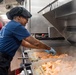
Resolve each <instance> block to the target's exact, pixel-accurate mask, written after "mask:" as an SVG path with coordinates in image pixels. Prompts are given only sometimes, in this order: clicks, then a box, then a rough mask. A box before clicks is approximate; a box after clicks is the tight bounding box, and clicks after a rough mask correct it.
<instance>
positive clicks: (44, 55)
mask: <svg viewBox="0 0 76 75" xmlns="http://www.w3.org/2000/svg"><path fill="white" fill-rule="evenodd" d="M32 56H33V57H34V58H36V59H47V58H63V57H67V56H68V54H61V55H55V56H52V54H48V53H46V52H32ZM32 59H33V58H32Z"/></svg>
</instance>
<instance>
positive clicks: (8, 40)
mask: <svg viewBox="0 0 76 75" xmlns="http://www.w3.org/2000/svg"><path fill="white" fill-rule="evenodd" d="M28 36H30V33H29V32H28V31H27V29H26V28H25V27H24V26H22V25H21V24H20V23H19V22H16V21H13V20H12V21H10V22H9V23H8V24H7V25H5V26H4V27H3V28H2V30H1V31H0V52H2V53H6V54H8V55H10V56H12V57H13V56H14V55H15V52H16V51H17V49H18V48H19V46H20V44H21V42H22V40H23V39H24V38H27V37H28Z"/></svg>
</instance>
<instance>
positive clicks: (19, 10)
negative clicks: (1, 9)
mask: <svg viewBox="0 0 76 75" xmlns="http://www.w3.org/2000/svg"><path fill="white" fill-rule="evenodd" d="M6 15H7V17H8V19H10V20H12V19H13V18H14V17H15V16H22V17H24V18H31V16H32V15H31V14H30V12H28V11H27V10H26V9H25V8H23V7H15V8H12V9H11V10H10V11H8V12H7V13H6Z"/></svg>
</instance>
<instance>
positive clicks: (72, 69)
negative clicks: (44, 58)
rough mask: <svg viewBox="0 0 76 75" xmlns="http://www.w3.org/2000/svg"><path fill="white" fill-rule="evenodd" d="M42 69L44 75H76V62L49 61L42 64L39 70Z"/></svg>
mask: <svg viewBox="0 0 76 75" xmlns="http://www.w3.org/2000/svg"><path fill="white" fill-rule="evenodd" d="M40 67H41V69H42V70H41V71H42V73H43V75H76V61H68V60H66V61H64V60H56V61H49V62H45V63H43V64H41V65H40V66H39V67H38V68H39V69H40ZM38 68H35V70H37V69H38ZM40 75H42V74H40Z"/></svg>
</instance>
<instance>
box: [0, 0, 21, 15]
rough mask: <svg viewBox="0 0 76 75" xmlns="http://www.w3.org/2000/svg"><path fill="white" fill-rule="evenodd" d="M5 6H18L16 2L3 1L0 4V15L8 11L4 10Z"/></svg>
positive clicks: (14, 0)
mask: <svg viewBox="0 0 76 75" xmlns="http://www.w3.org/2000/svg"><path fill="white" fill-rule="evenodd" d="M6 5H11V6H12V7H15V6H18V5H20V4H19V3H18V2H17V1H16V0H3V2H1V3H0V15H1V14H5V13H6V12H7V11H8V10H9V9H6Z"/></svg>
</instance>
